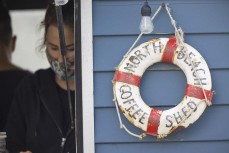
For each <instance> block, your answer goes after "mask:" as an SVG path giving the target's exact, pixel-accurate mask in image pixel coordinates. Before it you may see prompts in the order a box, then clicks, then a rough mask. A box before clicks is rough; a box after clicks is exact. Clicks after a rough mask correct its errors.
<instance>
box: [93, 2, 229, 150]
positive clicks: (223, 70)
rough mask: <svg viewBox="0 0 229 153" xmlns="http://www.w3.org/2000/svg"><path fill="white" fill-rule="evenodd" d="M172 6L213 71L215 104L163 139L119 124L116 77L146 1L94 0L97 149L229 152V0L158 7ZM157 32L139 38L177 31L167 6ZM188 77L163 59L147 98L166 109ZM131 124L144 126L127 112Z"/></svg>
mask: <svg viewBox="0 0 229 153" xmlns="http://www.w3.org/2000/svg"><path fill="white" fill-rule="evenodd" d="M162 2H167V3H169V6H170V7H171V8H172V15H173V17H174V19H175V20H176V21H177V24H178V25H179V26H180V27H182V29H183V31H184V32H185V41H186V42H187V43H188V44H190V45H191V46H193V47H194V48H196V49H197V50H198V51H199V52H200V53H201V54H202V56H203V57H204V58H205V60H206V61H207V63H208V65H209V68H210V70H211V75H212V80H213V90H214V91H215V92H216V94H215V95H214V98H213V105H212V106H211V107H208V108H207V109H206V110H205V112H204V113H203V115H202V116H201V117H200V119H199V120H197V121H196V122H195V123H194V124H193V125H191V126H189V127H188V128H187V129H183V130H181V131H179V132H175V133H173V134H171V135H170V136H168V137H167V138H165V139H163V140H157V139H156V138H154V137H151V136H147V137H146V138H144V139H143V140H139V139H137V138H135V137H132V136H130V135H129V134H127V133H126V132H125V131H124V130H123V129H120V128H119V121H118V117H117V114H116V110H115V105H114V103H113V101H112V99H113V91H112V82H111V80H112V78H113V75H114V68H115V67H116V66H118V64H119V62H120V61H121V59H122V57H123V55H125V53H126V52H127V50H128V49H129V47H130V46H131V45H132V43H133V42H134V40H135V39H136V38H137V36H138V34H139V29H138V26H139V22H140V17H141V16H140V9H141V6H142V4H143V0H142V1H140V0H138V1H137V0H125V1H121V0H94V1H93V36H94V42H93V43H94V46H93V48H94V101H95V147H96V153H140V152H141V153H216V152H218V153H228V152H229V89H228V88H229V59H228V58H229V47H228V45H229V0H170V1H162V0H154V1H149V3H150V6H151V8H152V10H153V12H154V11H155V10H156V8H157V7H158V6H159V5H160V4H161V3H162ZM154 26H155V29H154V32H153V34H151V35H147V36H143V37H142V39H141V40H140V42H139V43H141V42H144V41H146V40H149V39H153V38H157V37H169V36H170V35H171V33H173V32H174V29H173V28H172V26H171V24H170V21H169V17H168V15H167V14H166V12H165V10H162V11H161V12H160V13H159V14H158V16H157V17H156V19H155V21H154ZM185 87H186V77H185V75H184V73H183V72H182V71H180V70H179V69H177V67H175V66H172V65H168V64H157V65H154V66H152V67H150V68H149V69H148V70H147V72H145V73H144V76H143V79H142V83H141V95H142V98H143V99H144V101H145V102H146V103H147V104H148V105H150V106H154V107H157V108H160V109H168V108H171V107H173V106H175V105H176V104H178V103H179V102H180V100H181V99H182V98H183V95H184V90H185ZM122 117H123V121H124V123H125V125H126V126H127V127H128V128H130V129H131V130H132V131H134V132H136V133H141V130H139V129H137V128H136V127H134V126H133V125H132V124H130V123H129V122H128V121H127V120H126V119H125V118H124V116H123V115H122Z"/></svg>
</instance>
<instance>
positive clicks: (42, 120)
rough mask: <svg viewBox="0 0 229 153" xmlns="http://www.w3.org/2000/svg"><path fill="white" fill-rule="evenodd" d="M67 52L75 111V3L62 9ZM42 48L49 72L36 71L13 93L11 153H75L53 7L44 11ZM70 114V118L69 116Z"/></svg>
mask: <svg viewBox="0 0 229 153" xmlns="http://www.w3.org/2000/svg"><path fill="white" fill-rule="evenodd" d="M62 11H63V20H64V30H65V42H66V49H67V55H66V57H67V65H68V70H67V75H68V77H69V87H70V90H71V99H72V105H73V108H74V90H75V87H74V80H73V79H74V53H75V51H74V2H73V0H72V1H71V0H70V1H69V2H68V3H67V4H66V5H64V6H63V7H62ZM43 25H44V28H45V35H44V46H45V50H46V54H47V58H48V61H49V63H50V65H51V68H50V69H47V70H39V71H37V72H35V74H34V75H32V76H31V77H29V78H27V79H26V80H24V81H23V82H22V83H21V84H20V86H19V88H18V90H17V93H16V96H15V98H14V101H13V103H12V107H11V111H10V114H9V118H8V123H7V126H6V132H7V149H8V151H9V152H10V153H16V152H17V153H18V152H21V153H30V152H32V153H74V152H75V139H74V137H75V132H74V122H73V118H72V116H73V114H74V112H72V110H71V111H70V109H69V104H68V99H67V91H66V90H67V85H66V81H65V78H66V77H65V73H64V67H63V60H62V56H61V53H60V40H59V35H58V28H57V21H56V13H55V6H54V3H51V4H50V5H49V6H48V8H47V11H46V15H45V19H44V21H43ZM71 112H72V114H71Z"/></svg>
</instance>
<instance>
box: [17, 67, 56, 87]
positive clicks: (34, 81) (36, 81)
mask: <svg viewBox="0 0 229 153" xmlns="http://www.w3.org/2000/svg"><path fill="white" fill-rule="evenodd" d="M53 78H54V75H53V72H52V70H51V69H50V68H48V69H40V70H37V71H36V72H35V73H34V74H30V75H28V76H27V77H25V78H24V79H23V80H22V81H21V82H20V84H19V88H24V89H28V90H31V88H39V86H41V85H42V84H45V83H46V82H49V81H50V80H53Z"/></svg>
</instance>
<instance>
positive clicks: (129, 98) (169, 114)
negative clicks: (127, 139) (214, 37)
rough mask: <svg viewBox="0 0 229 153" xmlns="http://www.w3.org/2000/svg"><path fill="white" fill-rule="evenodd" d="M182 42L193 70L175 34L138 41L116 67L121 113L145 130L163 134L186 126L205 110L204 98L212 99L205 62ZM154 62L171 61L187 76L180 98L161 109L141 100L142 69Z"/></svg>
mask: <svg viewBox="0 0 229 153" xmlns="http://www.w3.org/2000/svg"><path fill="white" fill-rule="evenodd" d="M185 45H186V48H187V50H186V53H187V55H188V56H189V57H190V59H191V60H192V61H193V62H194V66H195V71H194V69H193V68H192V66H191V64H190V62H189V60H188V59H187V56H185V55H186V54H184V51H182V49H181V48H179V47H177V45H176V39H175V37H171V38H170V39H168V38H159V39H152V40H150V41H148V42H145V43H143V44H141V45H139V46H138V47H136V48H134V49H133V50H131V51H130V52H129V53H127V54H126V55H125V56H124V58H123V60H122V62H121V63H120V65H119V66H118V67H117V68H116V72H115V75H114V79H113V91H114V97H115V100H116V102H118V105H119V108H120V109H121V111H122V112H123V114H124V116H125V117H126V118H127V119H128V120H129V121H130V122H131V123H132V124H134V125H135V126H136V127H138V128H140V129H142V130H143V131H145V133H146V134H149V135H152V136H157V137H158V138H163V137H165V136H167V135H168V134H170V133H171V132H172V131H173V130H174V129H176V128H177V127H185V128H187V127H188V126H189V125H190V124H192V123H194V122H195V121H196V120H197V119H198V118H199V117H200V116H201V114H202V113H203V112H204V110H205V108H206V106H207V104H206V102H205V98H207V100H208V101H209V102H211V99H212V95H213V93H212V80H211V74H210V70H209V68H208V65H207V63H206V61H205V60H204V58H203V57H202V56H201V55H200V53H199V52H198V51H197V50H196V49H194V48H193V47H191V46H190V45H188V44H185ZM157 62H168V63H173V64H175V65H177V66H178V67H180V68H181V69H182V70H183V72H184V73H185V75H186V77H187V87H186V91H185V95H184V98H183V100H182V101H181V102H180V103H179V104H178V105H177V106H175V107H173V108H171V109H168V110H164V111H162V110H158V109H155V108H150V107H149V106H148V105H147V104H145V102H144V101H143V100H142V98H141V95H140V91H139V85H140V80H141V77H142V75H143V73H144V72H145V70H146V69H147V68H148V67H149V66H151V65H153V64H154V63H157ZM195 72H196V73H198V77H199V79H198V78H197V75H196V73H195ZM199 81H200V82H201V83H200V82H199ZM203 89H204V92H203Z"/></svg>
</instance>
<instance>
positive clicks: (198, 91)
mask: <svg viewBox="0 0 229 153" xmlns="http://www.w3.org/2000/svg"><path fill="white" fill-rule="evenodd" d="M204 91H205V94H206V97H207V99H208V101H211V100H212V97H213V92H212V91H210V90H204ZM185 96H189V97H195V98H198V99H205V97H204V93H203V90H202V88H200V87H196V86H194V85H190V84H187V87H186V90H185Z"/></svg>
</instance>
